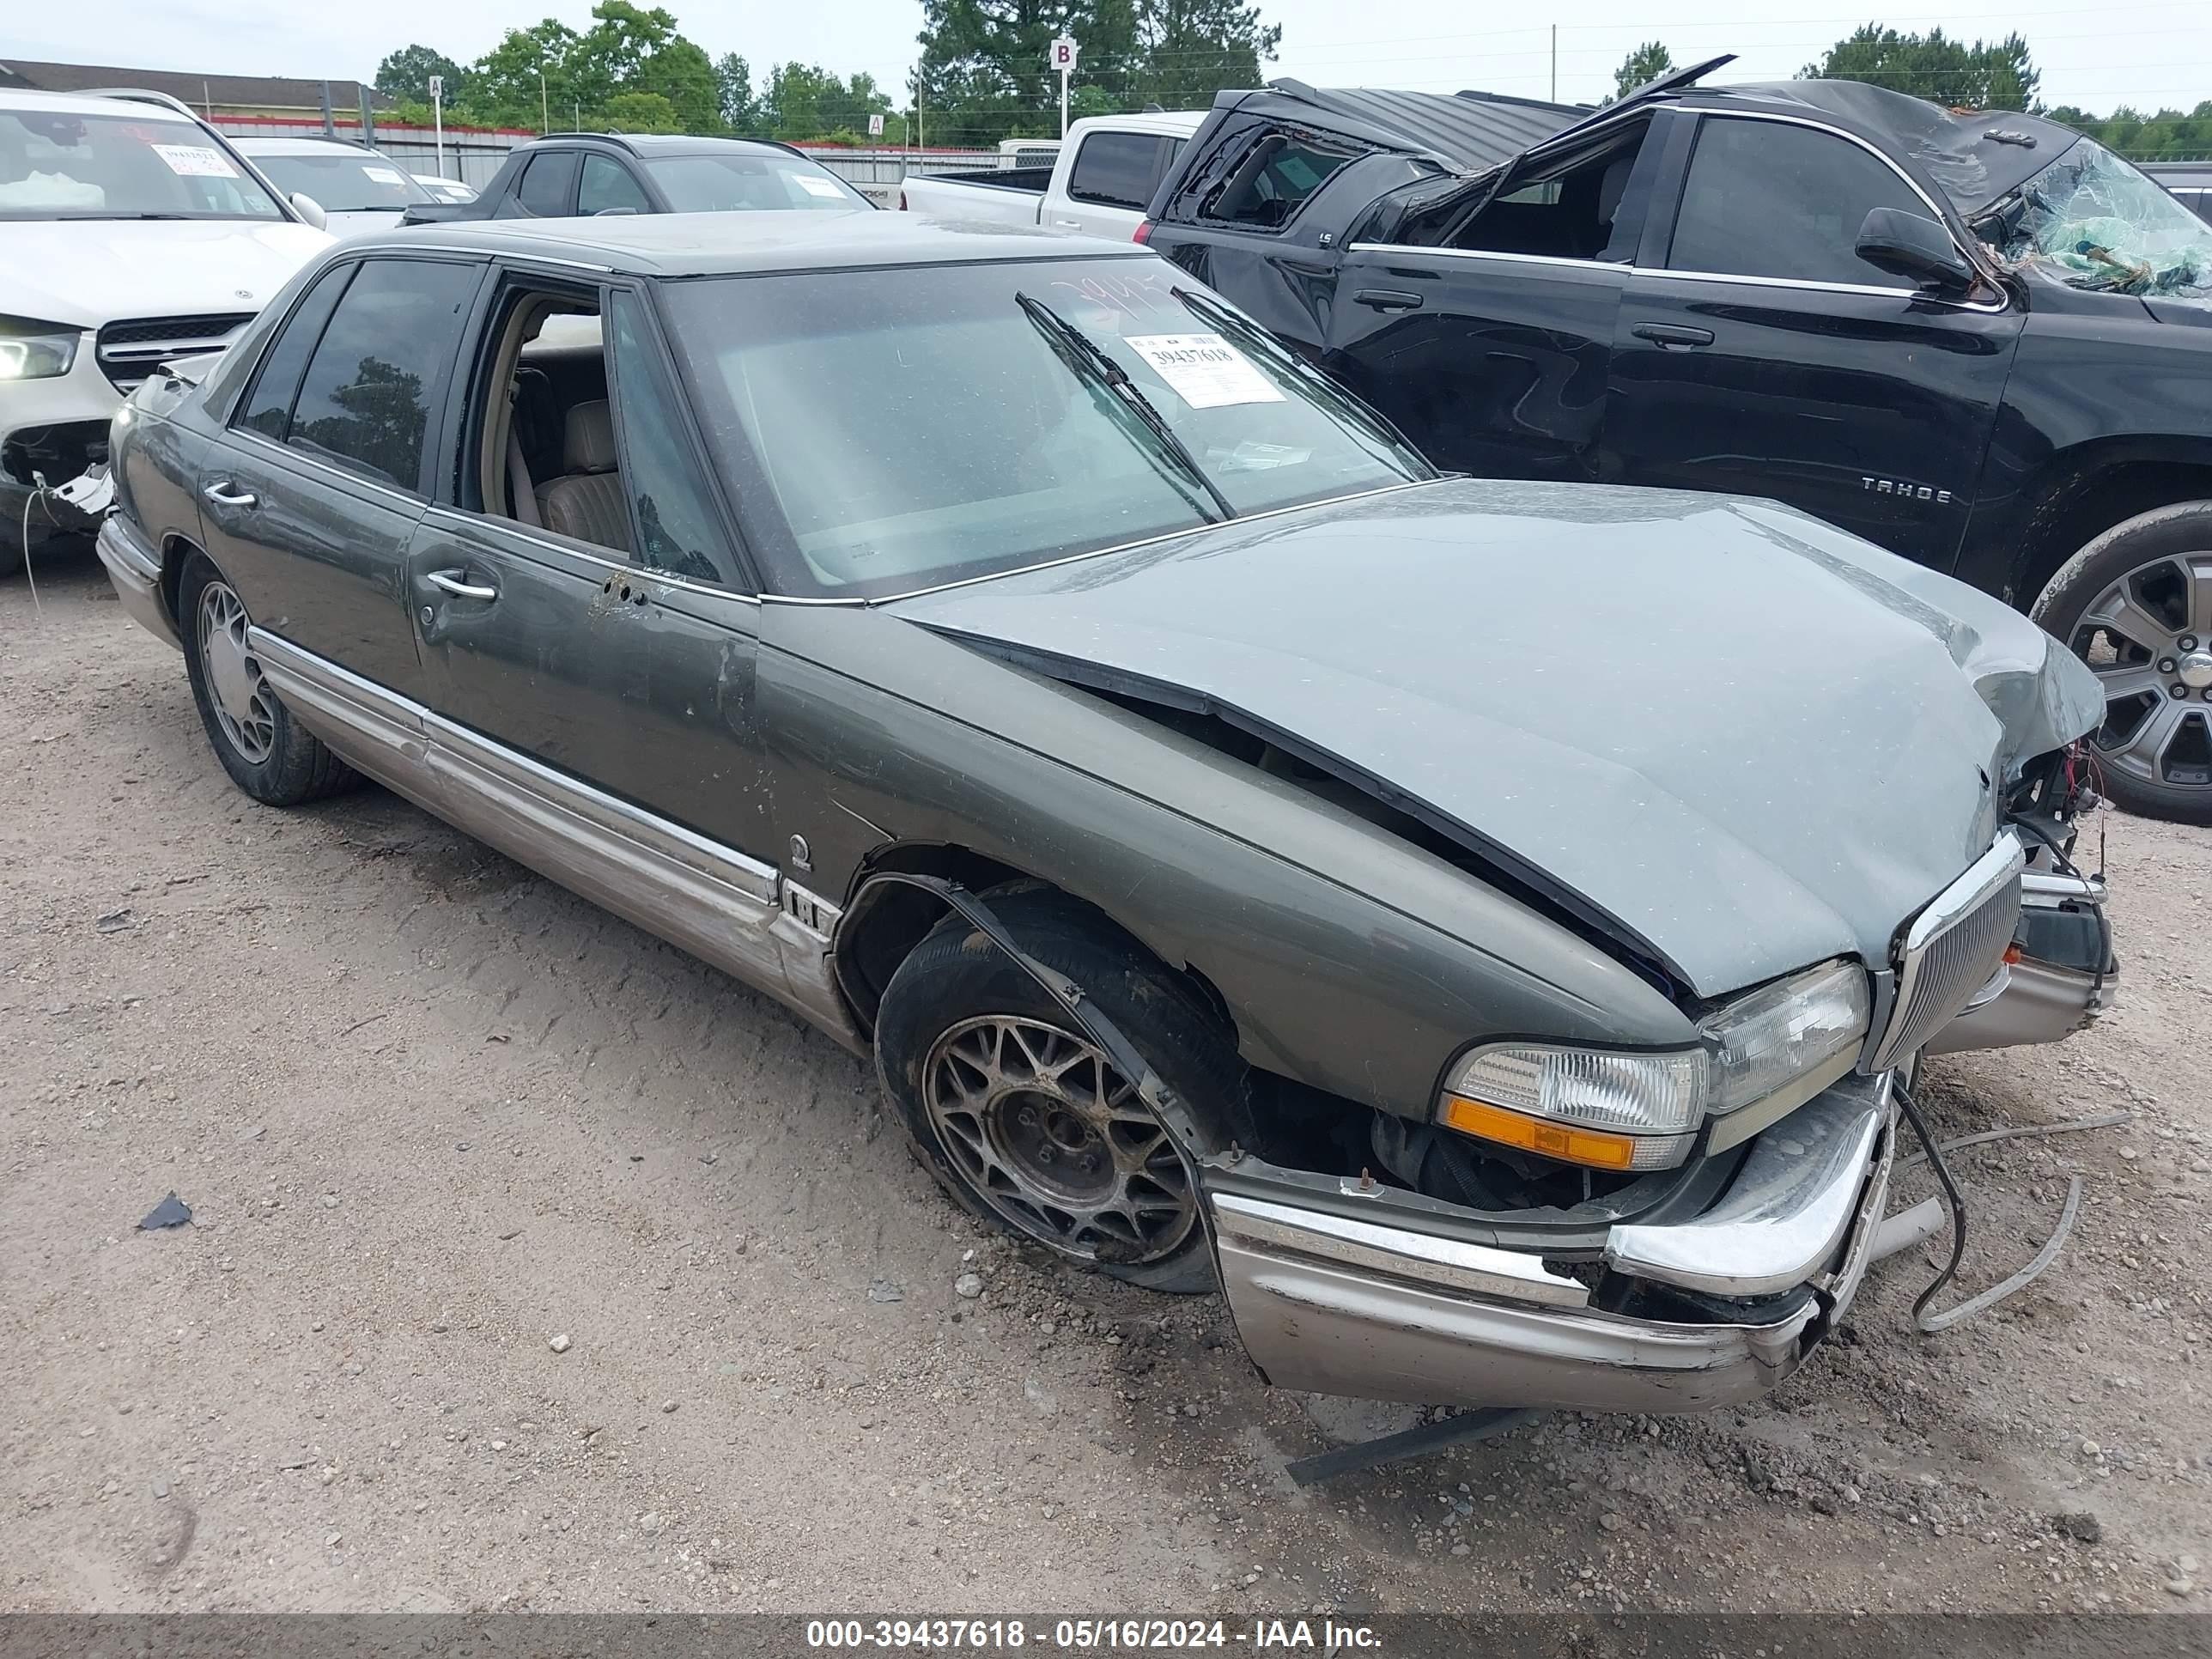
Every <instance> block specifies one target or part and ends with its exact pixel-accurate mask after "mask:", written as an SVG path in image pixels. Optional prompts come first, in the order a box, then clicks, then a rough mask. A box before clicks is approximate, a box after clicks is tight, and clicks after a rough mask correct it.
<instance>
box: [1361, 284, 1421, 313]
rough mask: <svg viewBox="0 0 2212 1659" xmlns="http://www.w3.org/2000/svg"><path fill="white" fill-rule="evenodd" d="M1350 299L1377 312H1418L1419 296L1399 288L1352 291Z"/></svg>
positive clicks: (1419, 306)
mask: <svg viewBox="0 0 2212 1659" xmlns="http://www.w3.org/2000/svg"><path fill="white" fill-rule="evenodd" d="M1352 299H1353V300H1354V301H1358V303H1359V304H1361V305H1363V306H1372V307H1374V308H1375V309H1376V310H1377V311H1419V309H1420V308H1421V296H1420V295H1418V294H1408V293H1407V292H1406V290H1405V289H1401V288H1360V289H1353V290H1352Z"/></svg>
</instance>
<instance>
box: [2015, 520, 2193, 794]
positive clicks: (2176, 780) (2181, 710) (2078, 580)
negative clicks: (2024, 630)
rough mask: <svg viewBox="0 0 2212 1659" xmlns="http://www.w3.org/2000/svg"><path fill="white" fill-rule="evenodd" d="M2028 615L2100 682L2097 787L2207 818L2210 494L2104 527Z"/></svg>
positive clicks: (2094, 745) (2094, 742)
mask: <svg viewBox="0 0 2212 1659" xmlns="http://www.w3.org/2000/svg"><path fill="white" fill-rule="evenodd" d="M2028 614H2029V615H2030V616H2031V617H2033V618H2034V619H2035V620H2036V621H2037V622H2039V623H2042V625H2043V626H2044V627H2045V629H2048V630H2049V631H2050V632H2051V633H2052V634H2054V635H2057V637H2058V638H2059V639H2060V640H2062V641H2064V642H2065V643H2066V644H2067V646H2068V647H2070V648H2071V649H2072V650H2073V651H2074V653H2075V654H2076V655H2077V656H2079V657H2080V658H2081V659H2082V660H2083V661H2084V662H2086V663H2087V664H2088V665H2089V666H2090V667H2091V668H2092V669H2093V670H2094V671H2095V672H2096V674H2097V678H2099V679H2100V680H2101V681H2102V682H2103V683H2104V685H2105V698H2106V701H2105V723H2104V725H2103V726H2100V728H2099V729H2098V730H2097V731H2096V732H2093V734H2092V735H2091V736H2090V737H2089V738H2088V739H2087V744H2088V747H2089V749H2090V751H2091V752H2092V753H2093V755H2094V756H2095V757H2096V759H2097V762H2098V764H2099V768H2100V770H2101V772H2102V774H2103V786H2102V787H2103V793H2106V795H2108V796H2110V797H2111V798H2112V800H2113V801H2114V802H2116V803H2117V804H2118V805H2121V806H2123V807H2124V808H2126V809H2127V810H2128V811H2130V812H2137V813H2141V814H2142V816H2143V817H2154V818H2171V819H2173V820H2175V821H2177V822H2179V823H2201V824H2212V501H2183V502H2180V503H2179V504H2178V505H2175V506H2172V507H2160V508H2158V509H2157V510H2156V511H2154V512H2150V513H2141V514H2138V515H2137V516H2136V517H2135V518H2132V519H2130V520H2127V521H2126V522H2125V523H2124V524H2119V525H2115V526H2113V527H2112V529H2110V530H2107V531H2106V532H2105V533H2104V534H2103V535H2101V536H2100V537H2098V538H2096V539H2095V540H2093V541H2092V542H2091V543H2090V544H2088V545H2087V546H2086V547H2084V548H2083V549H2082V550H2081V551H2080V552H2078V553H2076V554H2075V556H2073V557H2072V558H2070V559H2069V560H2068V561H2067V562H2066V563H2065V564H2064V565H2063V567H2061V568H2060V569H2059V572H2058V574H2057V575H2055V576H2053V577H2052V578H2051V581H2050V584H2049V585H2048V586H2045V588H2044V590H2043V592H2042V594H2041V595H2040V597H2039V598H2038V599H2036V601H2035V605H2034V607H2033V610H2031V611H2029V612H2028Z"/></svg>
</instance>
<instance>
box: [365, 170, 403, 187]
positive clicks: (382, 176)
mask: <svg viewBox="0 0 2212 1659" xmlns="http://www.w3.org/2000/svg"><path fill="white" fill-rule="evenodd" d="M361 176H362V178H364V179H375V180H376V182H377V183H378V184H380V185H404V184H405V183H406V182H407V181H406V180H405V179H403V178H401V177H400V176H399V174H398V171H397V170H396V169H394V168H392V167H363V168H362V170H361Z"/></svg>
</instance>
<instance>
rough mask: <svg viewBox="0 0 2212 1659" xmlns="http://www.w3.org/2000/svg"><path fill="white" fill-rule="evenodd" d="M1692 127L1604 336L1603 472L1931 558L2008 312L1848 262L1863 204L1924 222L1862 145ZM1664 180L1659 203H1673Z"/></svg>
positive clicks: (1922, 205)
mask: <svg viewBox="0 0 2212 1659" xmlns="http://www.w3.org/2000/svg"><path fill="white" fill-rule="evenodd" d="M1672 118H1673V119H1674V120H1676V121H1679V122H1681V123H1684V124H1687V123H1688V122H1690V121H1692V120H1695V121H1696V124H1697V125H1696V127H1695V130H1694V133H1693V134H1692V137H1693V139H1694V143H1689V142H1686V143H1682V144H1681V145H1680V146H1679V149H1680V151H1685V152H1687V167H1686V176H1685V174H1684V173H1683V172H1682V171H1680V169H1679V168H1678V169H1677V171H1676V174H1675V176H1676V177H1678V178H1680V179H1681V183H1680V208H1679V210H1678V211H1677V212H1676V213H1675V215H1674V217H1673V220H1672V222H1671V225H1669V224H1666V223H1660V224H1656V225H1655V226H1654V227H1653V228H1652V230H1651V231H1650V233H1649V234H1647V235H1646V237H1645V239H1644V245H1643V248H1642V251H1641V252H1640V253H1639V255H1638V270H1637V271H1636V273H1635V275H1634V276H1633V277H1632V280H1631V281H1630V283H1629V285H1628V289H1627V293H1626V295H1625V296H1624V299H1623V302H1622V306H1621V310H1620V332H1619V335H1618V337H1617V338H1616V339H1615V340H1614V343H1613V373H1612V386H1611V392H1610V396H1609V399H1608V407H1607V416H1606V427H1605V446H1606V450H1607V459H1608V461H1609V462H1610V463H1611V467H1610V470H1609V477H1611V479H1612V480H1613V481H1614V482H1619V483H1640V484H1663V485H1671V486H1676V487H1680V488H1683V489H1714V490H1726V491H1729V492H1730V493H1733V494H1737V495H1766V496H1773V497H1776V498H1778V499H1779V500H1781V501H1787V502H1788V503H1790V505H1791V506H1793V507H1802V509H1804V510H1805V511H1806V512H1808V513H1814V514H1815V515H1816V516H1818V517H1820V518H1822V519H1826V520H1828V521H1829V522H1830V523H1831V524H1835V525H1840V526H1843V527H1844V529H1847V530H1851V531H1855V532H1857V533H1858V534H1860V535H1862V536H1864V537H1866V538H1869V540H1872V541H1875V542H1877V543H1880V544H1881V545H1883V546H1885V547H1887V548H1889V549H1891V550H1893V551H1894V552H1898V553H1902V554H1904V555H1905V556H1908V557H1910V558H1914V559H1917V560H1919V561H1921V562H1923V563H1926V564H1931V565H1934V566H1936V567H1937V568H1949V566H1950V564H1951V562H1953V560H1954V558H1955V556H1956V555H1957V552H1958V548H1959V542H1960V536H1961V534H1962V532H1964V529H1965V526H1966V516H1967V512H1968V509H1969V507H1971V506H1972V501H1973V496H1974V489H1975V484H1976V481H1977V479H1978V477H1979V475H1980V471H1981V467H1982V461H1983V458H1984V453H1986V451H1987V450H1988V447H1989V442H1990V433H1991V431H1992V429H1993V428H1994V425H1995V422H1996V411H1997V408H1998V404H1999V403H2000V401H2001V399H2002V396H2003V393H2004V386H2005V380H2006V378H2007V377H2008V374H2010V373H2011V366H2012V360H2013V349H2014V347H2015V343H2017V342H2018V340H2019V337H2020V331H2021V325H2022V323H2023V321H2024V319H2023V318H2022V316H2021V313H2020V311H2019V310H2018V308H2017V307H2015V306H2012V305H2011V304H2009V303H2008V301H2007V300H2006V298H2005V296H2004V295H2002V294H2001V293H2000V292H1998V291H1997V290H1996V289H1994V288H1992V287H1990V285H1989V284H1987V283H1980V284H1978V285H1977V287H1976V288H1975V289H1973V290H1972V291H1971V292H1969V293H1966V294H1962V295H1958V296H1956V297H1954V298H1937V297H1933V296H1931V295H1925V294H1923V293H1921V292H1919V291H1918V290H1917V289H1916V288H1915V286H1914V284H1913V283H1912V282H1911V280H1909V279H1908V278H1905V277H1903V276H1894V275H1892V274H1890V273H1889V272H1887V271H1884V270H1879V269H1877V268H1876V267H1875V266H1874V265H1871V264H1868V263H1867V262H1866V261H1865V260H1863V259H1862V258H1859V257H1858V254H1857V251H1856V250H1857V240H1858V233H1859V228H1860V226H1861V224H1862V223H1863V222H1864V220H1865V218H1866V216H1867V214H1868V212H1869V210H1871V209H1874V208H1878V207H1883V208H1895V209H1898V210H1902V211H1904V212H1907V213H1911V214H1915V215H1917V216H1923V217H1926V218H1934V219H1938V220H1941V219H1942V214H1940V213H1939V212H1938V211H1936V210H1935V209H1934V208H1933V207H1932V206H1931V204H1930V203H1929V200H1928V199H1926V198H1925V197H1923V195H1922V194H1921V191H1920V190H1919V188H1918V186H1917V185H1915V184H1914V183H1913V182H1912V181H1911V180H1910V179H1907V178H1906V176H1905V174H1904V173H1903V172H1902V171H1900V170H1899V168H1898V167H1896V166H1894V165H1893V163H1892V162H1891V161H1889V160H1888V159H1887V158H1886V157H1884V156H1882V155H1881V154H1880V153H1879V152H1877V151H1875V149H1872V148H1870V147H1869V146H1867V145H1865V144H1863V143H1860V142H1859V141H1857V139H1855V138H1853V137H1849V136H1847V135H1845V134H1844V133H1842V132H1840V131H1834V130H1832V129H1829V128H1826V127H1823V126H1820V125H1814V124H1812V123H1808V122H1802V121H1798V120H1795V119H1780V118H1768V117H1761V116H1754V115H1751V114H1741V115H1711V114H1708V115H1705V116H1701V117H1692V116H1691V115H1689V114H1687V113H1686V112H1684V113H1678V114H1676V115H1674V117H1672ZM1672 193H1673V188H1672V186H1671V185H1670V186H1669V187H1668V190H1667V191H1665V192H1664V194H1667V195H1671V194H1672Z"/></svg>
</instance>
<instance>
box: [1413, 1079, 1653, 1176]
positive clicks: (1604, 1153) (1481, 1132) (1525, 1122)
mask: <svg viewBox="0 0 2212 1659" xmlns="http://www.w3.org/2000/svg"><path fill="white" fill-rule="evenodd" d="M1443 1121H1444V1122H1445V1123H1446V1124H1448V1125H1449V1127H1452V1128H1455V1129H1456V1130H1458V1131H1459V1132H1460V1133H1462V1134H1463V1135H1473V1136H1474V1137H1476V1138H1477V1139H1481V1140H1494V1141H1497V1142H1498V1143H1499V1144H1500V1145H1501V1146H1518V1147H1519V1148H1520V1149H1521V1150H1522V1152H1534V1153H1536V1154H1538V1155H1539V1156H1540V1157H1543V1158H1559V1159H1560V1160H1561V1161H1562V1162H1564V1163H1567V1164H1586V1165H1588V1166H1589V1168H1591V1169H1593V1170H1628V1169H1633V1168H1634V1167H1635V1164H1636V1137H1635V1136H1633V1135H1615V1134H1607V1133H1605V1132H1604V1131H1603V1130H1601V1129H1578V1128H1576V1127H1574V1126H1573V1125H1571V1124H1567V1123H1547V1122H1546V1121H1544V1120H1543V1119H1542V1118H1541V1117H1530V1116H1528V1115H1527V1114H1526V1113H1523V1112H1509V1111H1507V1110H1506V1109H1505V1108H1504V1107H1503V1106H1492V1105H1491V1104H1490V1103H1488V1102H1486V1101H1480V1100H1469V1099H1468V1097H1466V1096H1465V1095H1454V1094H1447V1095H1446V1096H1445V1097H1444V1109H1443Z"/></svg>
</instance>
